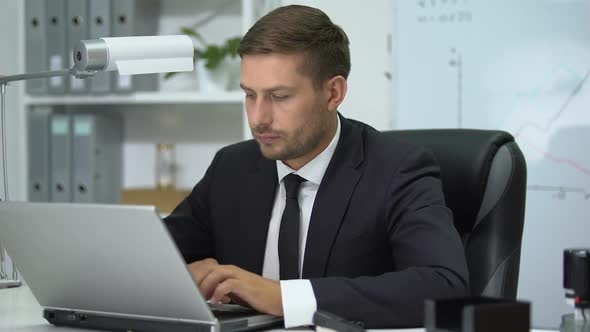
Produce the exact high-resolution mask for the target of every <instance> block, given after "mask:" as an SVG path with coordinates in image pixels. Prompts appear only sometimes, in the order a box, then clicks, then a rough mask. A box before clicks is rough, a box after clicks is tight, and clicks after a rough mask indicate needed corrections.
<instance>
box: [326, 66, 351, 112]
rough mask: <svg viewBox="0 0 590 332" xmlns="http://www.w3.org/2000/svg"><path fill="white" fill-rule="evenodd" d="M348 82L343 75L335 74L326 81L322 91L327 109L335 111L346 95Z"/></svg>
mask: <svg viewBox="0 0 590 332" xmlns="http://www.w3.org/2000/svg"><path fill="white" fill-rule="evenodd" d="M347 88H348V84H347V82H346V79H345V78H344V77H343V76H340V75H337V76H334V77H332V78H331V79H329V80H328V81H326V83H325V84H324V91H325V93H326V99H327V100H326V101H327V105H328V110H330V111H336V110H337V109H338V106H340V104H341V103H342V101H343V100H344V97H345V96H346V90H347Z"/></svg>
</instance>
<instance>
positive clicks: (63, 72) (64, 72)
mask: <svg viewBox="0 0 590 332" xmlns="http://www.w3.org/2000/svg"><path fill="white" fill-rule="evenodd" d="M95 74H96V71H81V70H78V69H77V68H76V67H72V68H70V69H60V70H51V71H41V72H37V73H30V74H18V75H9V76H0V85H2V84H6V83H8V82H14V81H25V80H32V79H36V78H47V77H54V76H68V75H72V76H74V77H76V78H88V77H92V76H94V75H95Z"/></svg>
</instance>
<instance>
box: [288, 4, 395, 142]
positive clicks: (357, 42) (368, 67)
mask: <svg viewBox="0 0 590 332" xmlns="http://www.w3.org/2000/svg"><path fill="white" fill-rule="evenodd" d="M283 4H302V5H307V6H312V7H316V8H319V9H321V10H323V11H324V12H325V13H326V14H327V15H328V16H329V17H330V19H331V20H332V22H334V23H335V24H337V25H339V26H340V27H341V28H342V29H343V30H344V32H346V35H347V36H348V39H349V41H350V57H351V63H352V65H351V72H350V76H349V78H348V94H347V96H346V98H345V100H344V102H343V103H342V105H341V106H340V112H341V113H342V114H343V115H344V116H345V117H349V118H352V119H355V120H359V121H363V122H365V123H367V124H369V125H371V126H373V127H375V128H377V129H379V130H386V129H391V124H392V110H391V105H392V102H391V99H392V98H393V84H392V81H391V80H390V79H388V78H387V76H391V46H390V44H391V40H390V38H391V35H392V29H393V26H394V25H393V23H392V20H393V4H392V2H391V1H389V0H374V1H370V2H365V1H339V0H321V1H320V0H301V1H288V0H284V1H283Z"/></svg>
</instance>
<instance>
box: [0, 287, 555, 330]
mask: <svg viewBox="0 0 590 332" xmlns="http://www.w3.org/2000/svg"><path fill="white" fill-rule="evenodd" d="M41 311H42V309H41V306H40V305H39V303H38V302H37V300H36V299H35V297H34V296H33V294H32V293H31V291H30V290H29V288H28V287H26V286H22V287H18V288H10V289H0V331H14V332H89V331H95V330H86V329H73V328H60V327H55V326H53V325H51V324H49V323H48V322H47V321H46V320H45V319H44V318H43V317H42V316H41ZM274 331H286V330H274ZM288 331H289V332H291V331H297V330H295V329H291V330H288ZM301 331H310V329H301ZM376 331H379V332H387V331H396V332H423V331H424V329H400V330H376ZM532 331H533V332H541V330H532ZM545 332H546V331H545Z"/></svg>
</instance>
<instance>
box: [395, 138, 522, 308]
mask: <svg viewBox="0 0 590 332" xmlns="http://www.w3.org/2000/svg"><path fill="white" fill-rule="evenodd" d="M387 134H388V135H392V136H393V137H395V138H397V139H399V140H403V141H408V142H412V143H414V144H417V145H421V146H424V147H426V148H429V149H430V150H431V151H432V152H433V153H434V155H435V157H436V158H437V159H438V162H439V163H440V166H441V175H442V182H443V190H444V194H445V199H446V202H447V205H448V206H449V208H450V209H451V210H452V211H453V214H454V216H455V227H456V228H457V230H458V231H459V234H460V235H461V238H462V239H463V245H464V247H465V255H466V257H467V265H468V267H469V274H470V278H469V279H470V284H471V295H485V296H492V297H504V298H512V299H515V298H516V291H517V286H518V271H519V264H520V248H521V240H522V230H523V226H524V209H525V196H526V162H525V159H524V156H523V155H522V152H521V151H520V149H519V148H518V145H517V144H516V142H514V137H512V135H510V134H509V133H506V132H503V131H493V130H471V129H426V130H398V131H389V132H387Z"/></svg>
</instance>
